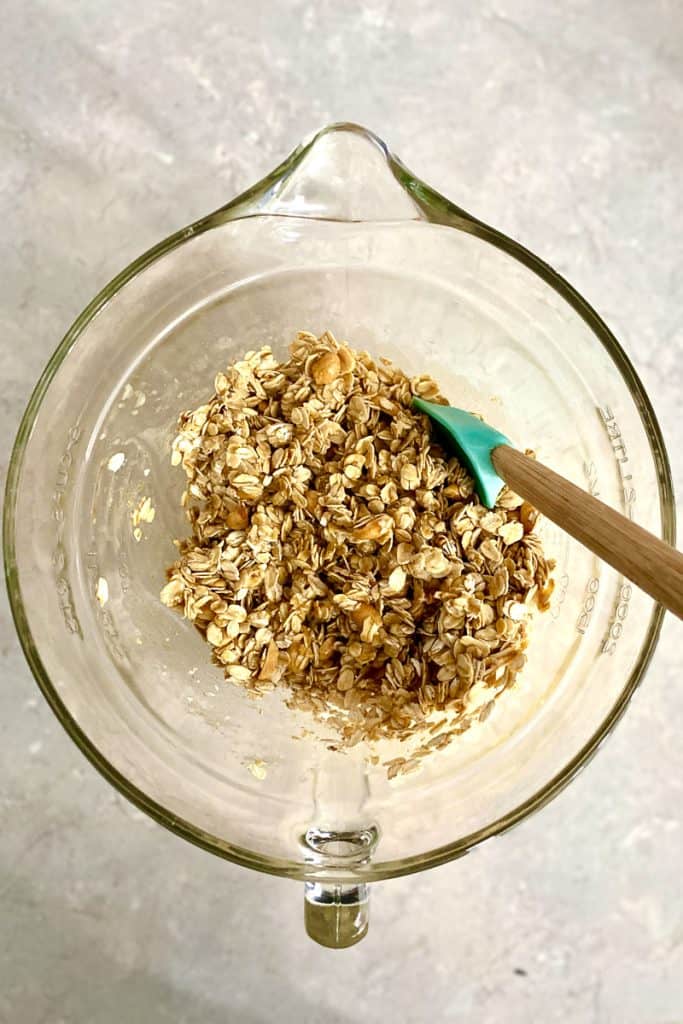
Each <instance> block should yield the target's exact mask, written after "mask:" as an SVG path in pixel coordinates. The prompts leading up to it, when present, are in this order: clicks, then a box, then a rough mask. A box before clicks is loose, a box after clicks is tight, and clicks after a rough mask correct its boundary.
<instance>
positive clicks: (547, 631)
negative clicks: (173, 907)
mask: <svg viewBox="0 0 683 1024" xmlns="http://www.w3.org/2000/svg"><path fill="white" fill-rule="evenodd" d="M328 328H329V329H330V330H332V331H333V332H334V333H335V334H336V335H337V336H338V337H341V338H344V339H346V340H348V341H349V342H350V343H351V344H352V345H354V346H356V347H360V348H367V349H369V350H370V351H372V352H373V353H375V354H377V355H386V356H389V357H390V358H391V359H393V360H394V361H395V362H396V363H397V364H398V365H399V366H401V367H402V368H403V369H404V370H406V371H407V372H408V373H422V372H426V373H430V374H432V375H433V376H435V377H436V378H437V380H438V381H439V382H440V383H441V385H442V390H443V391H444V392H445V393H446V394H447V395H448V396H449V397H450V399H451V401H452V402H453V403H454V404H457V405H460V406H466V407H469V408H473V409H476V410H477V411H479V412H480V413H482V414H483V415H484V417H485V418H486V419H488V420H489V421H490V422H492V423H493V424H494V425H495V426H498V427H500V428H501V429H503V430H504V431H505V432H506V433H507V434H508V435H510V436H511V437H512V438H513V440H515V441H517V442H518V443H519V444H520V445H522V446H526V445H528V446H532V447H534V448H535V449H536V451H537V453H538V455H539V458H540V459H541V460H542V461H544V462H546V463H547V464H548V465H550V466H552V467H554V468H555V469H556V470H558V471H559V472H560V473H562V474H564V475H565V476H567V477H568V478H569V479H571V480H573V481H574V482H576V483H577V484H581V485H583V486H584V487H587V488H589V489H590V490H591V491H592V492H593V493H595V494H599V495H600V497H601V498H602V499H603V500H604V501H606V502H608V503H610V504H611V505H613V506H615V507H616V508H619V509H621V510H622V511H624V512H626V513H627V514H628V515H630V516H632V517H633V518H634V519H636V520H637V521H638V522H639V523H640V524H641V525H642V526H644V527H646V528H647V529H648V530H651V531H652V532H654V533H656V534H658V535H659V536H661V537H663V538H664V539H665V540H667V541H668V542H670V543H671V542H673V540H674V506H673V501H672V488H671V480H670V474H669V469H668V464H667V457H666V453H665V449H664V445H663V442H662V437H661V434H660V431H659V428H658V425H657V422H656V420H655V417H654V414H653V411H652V408H651V406H650V403H649V401H648V398H647V396H646V394H645V392H644V390H643V387H642V385H641V383H640V381H639V380H638V378H637V376H636V374H635V372H634V370H633V367H632V366H631V365H630V363H629V361H628V359H627V358H626V356H625V355H624V353H623V351H622V349H621V348H620V347H619V345H618V343H617V342H616V340H615V339H614V337H613V336H612V335H611V334H610V332H609V330H608V329H607V327H606V326H605V324H604V323H603V322H602V321H601V320H600V318H599V317H598V316H597V315H596V313H595V312H594V311H593V310H592V309H591V308H590V306H588V304H587V303H586V302H585V301H584V300H583V299H582V298H581V297H580V296H579V295H578V294H577V293H576V292H575V291H574V290H573V289H572V288H571V287H570V286H569V285H568V284H567V283H566V282H565V281H563V280H562V279H561V278H560V277H559V276H558V275H557V274H556V273H555V272H554V271H553V270H552V269H551V268H550V267H549V266H547V265H546V264H544V263H543V262H542V261H541V260H539V259H538V258H537V257H536V256H534V255H532V254H531V253H530V252H528V251H526V250H525V249H523V248H522V247H521V246H520V245H518V244H517V243H515V242H513V241H511V240H510V239H509V238H506V237H504V236H503V235H501V234H500V233H499V232H497V231H495V230H493V229H492V228H490V227H487V226H486V225H485V224H482V223H481V222H480V221H478V220H476V219H474V218H473V217H471V216H470V215H469V214H467V213H465V212H464V211H463V210H461V209H459V208H458V207H456V206H453V204H451V203H449V202H448V201H447V200H446V199H444V198H443V197H442V196H440V195H438V194H437V193H435V192H434V191H433V190H432V189H430V188H429V187H428V186H427V185H425V184H424V183H423V182H421V181H418V180H417V179H416V178H415V177H414V176H413V175H411V174H410V173H409V172H408V171H407V170H406V168H405V167H404V166H403V165H402V164H401V163H400V162H399V161H398V160H397V159H395V158H394V157H393V156H392V155H391V154H390V153H389V152H388V151H387V148H386V146H385V145H384V144H383V142H382V141H381V140H380V139H378V138H377V137H376V136H374V135H372V134H371V133H370V132H368V131H365V130H364V129H362V128H359V127H358V126H354V125H333V126H331V127H328V128H325V129H323V130H322V131H321V132H319V133H318V134H317V135H316V136H315V137H314V138H313V139H312V140H310V141H308V142H306V143H305V144H303V145H301V146H300V147H299V148H298V149H297V150H296V151H295V152H294V153H293V154H292V155H291V156H290V157H289V159H287V160H286V161H285V162H284V163H283V164H282V165H281V166H280V167H278V168H277V169H276V170H275V171H273V173H272V174H270V175H269V176H268V177H267V178H265V179H264V180H263V181H261V182H260V183H259V184H257V185H255V186H254V187H253V188H252V189H250V190H249V191H248V192H246V193H245V194H244V195H242V196H240V197H239V198H237V199H236V200H234V201H233V202H232V203H230V204H229V205H228V206H226V207H224V208H222V209H220V210H218V211H216V212H215V213H213V214H211V215H210V216H208V217H205V218H204V219H203V220H201V221H199V222H197V223H196V224H193V225H191V226H190V227H188V228H185V229H184V230H182V231H179V232H178V233H177V234H175V235H173V236H172V237H171V238H169V239H167V240H166V241H164V242H162V243H160V244H159V245H157V246H156V247H155V248H154V249H151V250H150V251H149V252H147V253H145V255H144V256H141V257H140V258H139V259H138V260H136V261H135V263H133V264H132V265H131V266H130V267H128V268H127V269H126V270H124V271H123V272H122V273H121V274H120V275H119V276H118V277H117V278H116V279H115V280H114V281H112V282H111V284H109V285H108V286H107V287H106V288H105V289H104V290H103V291H102V292H101V293H100V294H99V295H98V296H97V297H96V298H95V299H94V300H93V301H92V302H91V304H90V305H89V306H88V307H87V309H85V310H84V312H83V313H82V314H81V315H80V316H79V318H78V319H77V320H76V322H75V323H74V325H73V327H72V328H71V329H70V330H69V332H68V334H67V335H66V337H65V338H64V340H63V341H62V343H61V345H60V346H59V348H58V349H57V351H56V353H55V355H54V356H53V358H52V360H51V361H50V363H49V365H48V367H47V369H46V370H45V372H44V374H43V376H42V378H41V380H40V382H39V384H38V386H37V388H36V390H35V392H34V394H33V396H32V398H31V401H30V403H29V406H28V409H27V411H26V414H25V416H24V419H23V422H22V424H21V427H20V430H19V434H18V437H17V441H16V445H15V448H14V453H13V457H12V461H11V466H10V472H9V480H8V486H7V495H6V510H5V512H6V514H5V555H6V570H7V579H8V587H9V593H10V599H11V603H12V608H13V612H14V616H15V621H16V625H17V629H18V632H19V636H20V638H21V642H22V644H23V647H24V651H25V653H26V657H27V658H28V661H29V663H30V665H31V668H32V670H33V672H34V674H35V676H36V679H37V680H38V683H39V685H40V687H41V689H42V690H43V693H44V694H45V696H46V698H47V700H48V701H49V703H50V705H51V706H52V708H53V710H54V711H55V713H56V715H57V716H58V718H59V719H60V721H61V722H62V724H63V725H64V726H65V728H66V729H67V731H68V732H69V734H70V735H71V736H72V737H73V739H74V740H75V742H76V743H77V744H78V746H79V747H80V748H81V750H82V751H83V752H84V753H85V754H86V755H87V757H89V758H90V760H91V761H92V762H93V764H94V765H95V766H96V767H97V768H98V769H99V770H100V771H101V772H102V773H103V774H104V775H105V776H106V777H107V778H108V779H109V780H110V782H112V783H113V785H115V786H116V787H117V788H118V789H119V790H120V791H121V792H122V793H123V794H124V795H125V796H127V797H128V798H129V799H130V800H132V801H133V802H134V803H135V804H137V805H138V807H140V808H142V809H143V810H145V811H147V812H148V813H149V814H150V815H151V816H152V817H153V818H155V819H156V820H157V821H158V822H160V823H161V824H163V825H165V826H167V827H168V828H170V829H172V830H173V831H175V832H177V833H178V834H180V835H182V836H184V837H185V838H186V839H189V840H190V841H192V842H194V843H197V844H198V845H200V846H202V847H204V848H205V849H206V850H209V851H211V852H212V853H216V854H219V855H220V856H223V857H227V858H229V859H231V860H234V861H236V862H238V863H240V864H244V865H247V866H249V867H252V868H256V869H258V870H262V871H269V872H273V873H275V874H279V875H285V876H288V877H291V878H298V879H302V880H304V881H305V882H306V888H305V909H306V923H307V927H308V930H309V933H310V934H311V935H312V936H313V937H314V938H316V939H318V940H319V941H321V942H323V943H326V944H328V945H337V946H340V945H348V944H350V943H351V942H353V941H356V940H357V939H358V938H359V937H361V936H362V935H363V934H364V932H365V929H366V928H367V883H368V882H369V881H371V880H375V879H384V878H389V877H391V876H395V875H401V874H405V873H408V872H411V871H419V870H422V869H424V868H428V867H432V866H434V865H436V864H440V863H442V862H444V861H447V860H450V859H451V858H454V857H457V856H459V855H461V854H463V853H465V852H466V851H467V850H469V849H471V848H472V847H473V846H475V845H476V844H477V843H479V842H481V841H482V840H483V839H486V838H487V837H489V836H491V835H494V834H496V833H499V832H502V831H504V830H506V829H508V828H509V827H510V826H511V825H514V824H515V823H516V822H518V821H520V820H521V819H522V818H524V817H526V815H527V814H529V813H530V812H532V811H534V810H535V809H537V808H539V807H540V806H542V805H543V804H544V803H545V802H546V801H547V800H549V799H550V798H551V797H552V796H554V795H555V794H556V793H557V792H558V791H559V790H560V789H561V788H562V787H563V786H564V785H565V784H566V783H567V782H568V781H569V780H570V779H571V778H572V776H573V775H574V774H575V773H576V771H577V770H578V769H579V768H580V767H581V766H582V765H583V764H585V762H586V761H587V760H588V758H589V757H590V756H591V754H592V753H593V752H594V751H595V750H596V748H597V746H598V744H599V743H600V742H601V740H602V739H603V738H604V737H605V736H606V735H607V733H608V732H609V731H610V729H611V728H612V726H613V725H614V724H615V722H616V721H617V720H618V718H619V716H620V715H621V713H622V712H623V710H624V708H625V706H626V704H627V702H628V700H629V698H630V696H631V694H632V693H633V691H634V689H635V687H636V685H637V683H638V681H639V680H640V678H641V677H642V674H643V671H644V669H645V668H646V666H647V663H648V661H649V659H650V657H651V655H652V652H653V649H654V646H655V642H656V639H657V634H658V630H659V626H660V622H661V616H662V612H661V609H660V608H658V607H657V606H656V605H655V604H654V603H653V601H652V600H651V599H650V598H648V597H647V596H645V595H644V594H643V593H641V592H639V591H638V590H637V589H635V588H634V587H633V586H631V584H629V583H628V582H627V581H625V580H624V579H623V578H620V577H619V576H618V575H617V574H616V573H615V572H613V571H612V570H611V569H609V568H608V567H607V566H605V565H603V564H602V563H600V562H599V561H598V560H597V559H596V558H595V557H594V556H593V555H592V554H591V553H590V552H589V551H586V550H585V549H584V548H582V547H581V546H580V545H579V544H577V543H576V542H574V541H573V540H571V539H570V538H569V537H567V536H564V535H563V534H562V533H560V532H559V531H557V530H556V529H555V528H553V527H552V526H551V525H547V526H546V542H547V544H548V547H549V548H550V549H551V551H552V554H553V555H554V557H555V558H556V559H557V569H556V589H555V595H554V600H553V605H552V608H551V611H550V612H549V613H547V614H546V615H545V616H542V617H539V619H538V621H537V623H536V627H535V631H534V636H533V639H532V643H531V645H530V648H529V662H528V665H527V666H526V668H525V670H524V672H523V674H522V676H521V678H520V681H519V683H518V685H517V687H516V688H515V689H514V690H513V691H511V692H509V693H508V694H506V695H505V696H504V698H503V699H501V700H499V701H498V703H497V705H496V708H495V710H494V712H493V714H492V715H491V716H490V717H489V719H488V720H487V721H486V722H485V723H482V724H481V725H480V726H478V727H477V728H476V729H471V730H470V731H469V732H468V733H466V734H464V735H463V736H462V737H460V738H459V742H457V743H453V744H452V745H451V746H450V747H448V748H447V749H445V750H443V751H440V752H438V753H436V754H435V755H434V756H433V757H432V758H431V759H430V760H427V761H426V762H425V763H424V765H423V768H422V769H421V771H419V772H417V773H414V774H409V775H406V776H399V777H398V778H396V779H394V780H392V781H389V780H388V779H387V775H386V770H385V769H384V768H383V767H382V765H381V764H380V765H376V766H374V765H372V764H370V763H368V759H367V755H368V750H367V748H364V747H357V748H353V749H352V750H350V751H348V752H346V753H337V752H334V751H332V750H329V749H328V744H327V743H326V742H325V739H326V737H325V734H324V730H322V731H321V729H320V727H316V726H315V725H314V724H313V722H312V721H311V720H309V719H308V718H307V717H306V715H305V714H303V713H301V712H298V713H295V712H292V711H290V710H288V709H287V708H286V707H285V706H284V704H283V701H282V697H281V695H280V694H279V693H277V692H274V693H271V694H269V695H267V696H266V697H265V698H264V699H263V700H261V701H254V700H252V699H249V698H248V697H247V695H246V694H245V693H244V691H242V690H241V689H239V688H237V687H235V686H233V685H230V684H228V683H226V682H225V681H224V679H223V676H222V674H221V672H220V670H219V669H218V668H216V667H215V666H213V665H212V664H211V663H210V661H209V657H208V651H207V648H206V645H205V643H204V642H203V640H202V639H201V637H200V636H199V635H198V634H197V633H196V632H195V631H194V629H193V627H191V626H190V625H189V624H188V623H187V622H185V621H183V620H182V619H181V618H180V617H179V616H178V615H177V614H176V613H174V612H171V611H169V610H168V609H167V608H165V607H164V606H163V605H162V604H161V603H160V601H159V590H160V588H161V586H162V584H163V582H164V578H165V577H164V571H165V567H166V566H167V565H168V564H169V563H170V562H172V561H173V560H174V556H175V548H174V546H173V543H172V539H173V538H174V537H177V536H181V535H183V534H184V533H185V532H186V530H187V524H186V522H185V519H184V514H183V512H182V511H181V509H180V505H179V497H180V493H181V491H182V489H183V481H184V477H183V474H182V471H181V470H178V469H172V468H171V465H170V458H169V444H170V441H171V439H172V437H173V435H174V424H175V421H176V417H177V414H178V412H179V411H180V410H181V409H187V408H191V407H194V406H195V405H197V404H200V403H202V402H203V401H204V400H205V399H206V397H207V396H208V395H209V394H210V393H211V391H212V382H213V377H214V373H215V371H216V370H217V369H219V368H221V367H223V366H225V365H226V364H227V363H228V362H230V361H231V360H232V359H233V358H235V357H237V356H239V355H241V354H242V353H243V352H244V351H245V350H247V349H249V348H255V347H258V346H260V345H262V344H266V343H267V344H271V345H272V346H273V347H274V349H275V351H276V353H284V351H285V346H286V344H287V343H288V342H289V340H291V338H292V337H293V335H294V333H295V332H296V331H297V330H299V329H307V330H311V331H315V332H317V333H321V332H322V331H323V330H325V329H328ZM119 453H123V454H124V455H125V462H123V465H121V466H120V468H119V469H118V471H114V469H113V468H112V467H116V465H117V464H118V463H119V462H121V458H120V455H119ZM113 456H118V458H114V459H113V461H112V457H113ZM146 497H149V498H150V500H151V504H152V505H153V507H154V509H155V510H156V517H155V519H154V521H153V522H152V523H146V522H143V523H142V524H141V530H142V539H140V540H139V541H138V540H136V538H135V536H134V533H133V524H132V522H131V513H132V512H133V510H134V509H135V508H136V507H138V506H139V503H140V502H141V501H142V500H143V499H144V498H146ZM100 579H103V580H106V583H107V589H108V600H107V601H106V603H100V601H98V600H97V598H96V592H97V589H98V581H99V580H100ZM100 597H103V591H102V585H101V584H100ZM307 730H308V731H307ZM390 746H391V745H390V744H387V743H385V745H384V746H383V748H382V751H381V753H382V759H383V760H385V759H386V757H388V756H391V755H392V750H391V749H390ZM393 753H403V751H402V750H398V751H393ZM261 762H264V763H263V764H262V763H261Z"/></svg>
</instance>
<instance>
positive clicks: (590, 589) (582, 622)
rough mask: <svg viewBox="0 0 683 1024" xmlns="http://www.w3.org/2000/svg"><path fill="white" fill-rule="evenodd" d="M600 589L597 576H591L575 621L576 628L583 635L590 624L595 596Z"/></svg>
mask: <svg viewBox="0 0 683 1024" xmlns="http://www.w3.org/2000/svg"><path fill="white" fill-rule="evenodd" d="M599 589H600V580H599V579H598V578H597V576H591V578H590V579H589V580H588V583H587V584H586V590H585V593H584V598H583V604H582V606H581V613H580V615H579V618H578V621H577V623H576V630H577V632H578V633H580V634H581V636H583V635H584V634H585V632H586V630H587V629H588V626H589V625H590V621H591V616H592V615H593V610H594V608H595V596H596V594H597V592H598V590H599Z"/></svg>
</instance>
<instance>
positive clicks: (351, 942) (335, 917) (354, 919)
mask: <svg viewBox="0 0 683 1024" xmlns="http://www.w3.org/2000/svg"><path fill="white" fill-rule="evenodd" d="M369 903H370V887H369V886H368V885H366V884H365V883H364V882H361V883H360V884H357V885H340V884H332V885H327V884H324V883H321V882H306V884H305V890H304V924H305V925H306V932H307V933H308V935H309V937H310V938H311V939H313V940H314V941H315V942H317V943H319V944H320V945H321V946H327V947H328V948H329V949H346V948H347V947H348V946H355V944H356V943H357V942H360V940H361V939H362V938H364V937H365V935H366V934H367V930H368V919H369V909H370V906H369Z"/></svg>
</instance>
